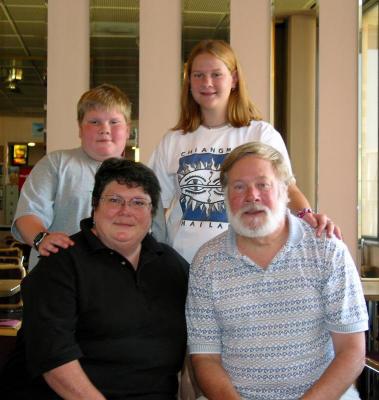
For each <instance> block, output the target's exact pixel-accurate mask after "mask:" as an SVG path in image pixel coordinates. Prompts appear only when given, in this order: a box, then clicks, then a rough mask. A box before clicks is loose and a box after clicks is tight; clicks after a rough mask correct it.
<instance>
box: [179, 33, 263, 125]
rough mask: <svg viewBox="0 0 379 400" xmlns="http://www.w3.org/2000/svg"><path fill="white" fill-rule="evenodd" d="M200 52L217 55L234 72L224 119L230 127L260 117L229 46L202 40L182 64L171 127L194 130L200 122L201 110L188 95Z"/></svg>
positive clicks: (247, 123)
mask: <svg viewBox="0 0 379 400" xmlns="http://www.w3.org/2000/svg"><path fill="white" fill-rule="evenodd" d="M203 53H209V54H211V55H213V56H214V57H217V58H218V59H219V60H221V61H222V62H223V63H224V64H225V65H226V67H227V68H228V70H229V71H230V72H231V73H232V72H234V71H235V72H236V74H237V78H238V82H237V84H236V87H235V89H232V91H231V92H230V95H229V101H228V109H227V115H226V119H227V121H228V122H229V123H230V124H231V125H232V126H234V127H236V128H239V127H241V126H248V125H249V124H250V121H252V120H261V119H262V118H261V116H260V114H259V111H258V110H257V108H256V107H255V105H254V104H253V102H252V101H251V99H250V97H249V94H248V91H247V87H246V82H245V79H244V77H243V73H242V69H241V65H240V63H239V61H238V60H237V57H236V55H235V53H234V51H233V49H232V48H231V47H230V46H229V44H228V43H226V42H224V41H223V40H203V41H201V42H200V43H198V44H197V45H196V46H195V47H194V48H193V49H192V51H191V54H190V55H189V58H188V61H187V63H186V64H185V66H184V81H183V87H182V94H181V102H180V104H181V111H180V117H179V121H178V123H177V124H176V126H175V127H174V128H173V129H174V130H182V131H183V133H189V132H193V131H195V130H196V129H197V128H198V127H199V126H200V124H201V121H202V116H201V109H200V106H199V105H198V104H197V103H196V101H195V100H194V98H193V97H192V93H191V90H190V89H191V85H190V78H191V71H192V65H193V61H194V59H195V57H196V56H198V55H199V54H203Z"/></svg>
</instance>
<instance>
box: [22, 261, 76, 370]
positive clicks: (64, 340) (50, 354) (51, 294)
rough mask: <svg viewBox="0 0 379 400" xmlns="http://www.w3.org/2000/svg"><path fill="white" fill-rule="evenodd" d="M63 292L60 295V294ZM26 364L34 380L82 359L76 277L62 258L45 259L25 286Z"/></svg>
mask: <svg viewBox="0 0 379 400" xmlns="http://www.w3.org/2000/svg"><path fill="white" fill-rule="evenodd" d="M58 293H59V295H58ZM22 297H23V300H24V309H23V331H24V338H25V353H26V363H27V368H28V370H29V372H30V374H31V375H32V376H33V377H36V376H38V375H41V374H42V373H44V372H46V371H49V370H51V369H53V368H56V367H58V366H60V365H63V364H65V363H67V362H69V361H72V360H75V359H78V358H80V357H81V356H82V352H81V350H80V348H79V345H78V343H77V341H76V338H75V330H76V329H75V327H76V320H77V298H76V297H77V296H76V285H75V274H74V273H73V272H72V271H71V268H70V265H69V263H68V262H67V261H66V262H65V261H64V260H63V259H62V257H55V256H50V257H43V258H41V261H40V262H39V264H38V265H37V266H36V267H35V268H34V269H33V271H31V272H30V274H29V275H27V277H26V278H25V279H24V281H23V283H22Z"/></svg>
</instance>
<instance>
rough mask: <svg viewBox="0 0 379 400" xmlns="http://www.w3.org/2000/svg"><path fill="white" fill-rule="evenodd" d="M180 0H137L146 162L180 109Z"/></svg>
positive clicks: (141, 142)
mask: <svg viewBox="0 0 379 400" xmlns="http://www.w3.org/2000/svg"><path fill="white" fill-rule="evenodd" d="M181 13H182V2H181V0H159V1H156V0H140V54H139V57H140V62H139V68H140V70H139V76H140V83H139V97H140V107H139V110H140V111H139V147H140V149H141V152H140V156H141V161H142V162H147V161H148V159H149V157H150V155H151V153H152V152H153V150H154V149H155V147H156V146H157V145H158V143H159V141H160V139H161V138H162V136H163V135H164V134H165V133H166V132H167V130H168V129H169V128H171V127H173V126H174V125H175V124H176V122H177V120H178V117H179V109H180V85H181V80H180V71H181V38H182V26H181Z"/></svg>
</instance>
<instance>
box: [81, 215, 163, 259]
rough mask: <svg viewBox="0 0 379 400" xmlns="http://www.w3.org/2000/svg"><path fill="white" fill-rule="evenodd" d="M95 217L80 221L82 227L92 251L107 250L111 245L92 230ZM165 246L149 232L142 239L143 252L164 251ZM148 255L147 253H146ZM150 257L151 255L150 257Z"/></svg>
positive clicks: (159, 252)
mask: <svg viewBox="0 0 379 400" xmlns="http://www.w3.org/2000/svg"><path fill="white" fill-rule="evenodd" d="M92 227H93V219H92V217H91V218H85V219H83V220H81V221H80V229H81V230H82V232H83V235H84V237H85V239H86V241H87V243H88V246H89V248H90V250H91V251H92V252H96V251H101V250H107V251H109V250H110V249H109V247H107V246H105V245H104V244H103V242H102V241H101V240H100V239H99V238H98V237H97V236H96V235H95V234H94V233H93V232H92V230H91V229H92ZM163 251H164V250H163V246H162V245H161V244H160V243H158V242H157V241H156V240H155V239H154V238H153V237H152V236H151V235H150V234H147V235H146V236H145V237H144V239H143V240H142V249H141V253H142V252H143V253H145V254H146V253H150V254H151V255H155V254H161V253H163ZM146 255H147V254H146ZM148 258H150V257H148Z"/></svg>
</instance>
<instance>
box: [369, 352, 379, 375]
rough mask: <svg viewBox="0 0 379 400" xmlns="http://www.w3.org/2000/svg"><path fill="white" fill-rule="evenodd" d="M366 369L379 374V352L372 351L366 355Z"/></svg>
mask: <svg viewBox="0 0 379 400" xmlns="http://www.w3.org/2000/svg"><path fill="white" fill-rule="evenodd" d="M366 367H367V368H369V369H370V370H371V371H374V372H375V373H377V374H379V352H376V351H372V352H369V353H368V354H367V355H366Z"/></svg>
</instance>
